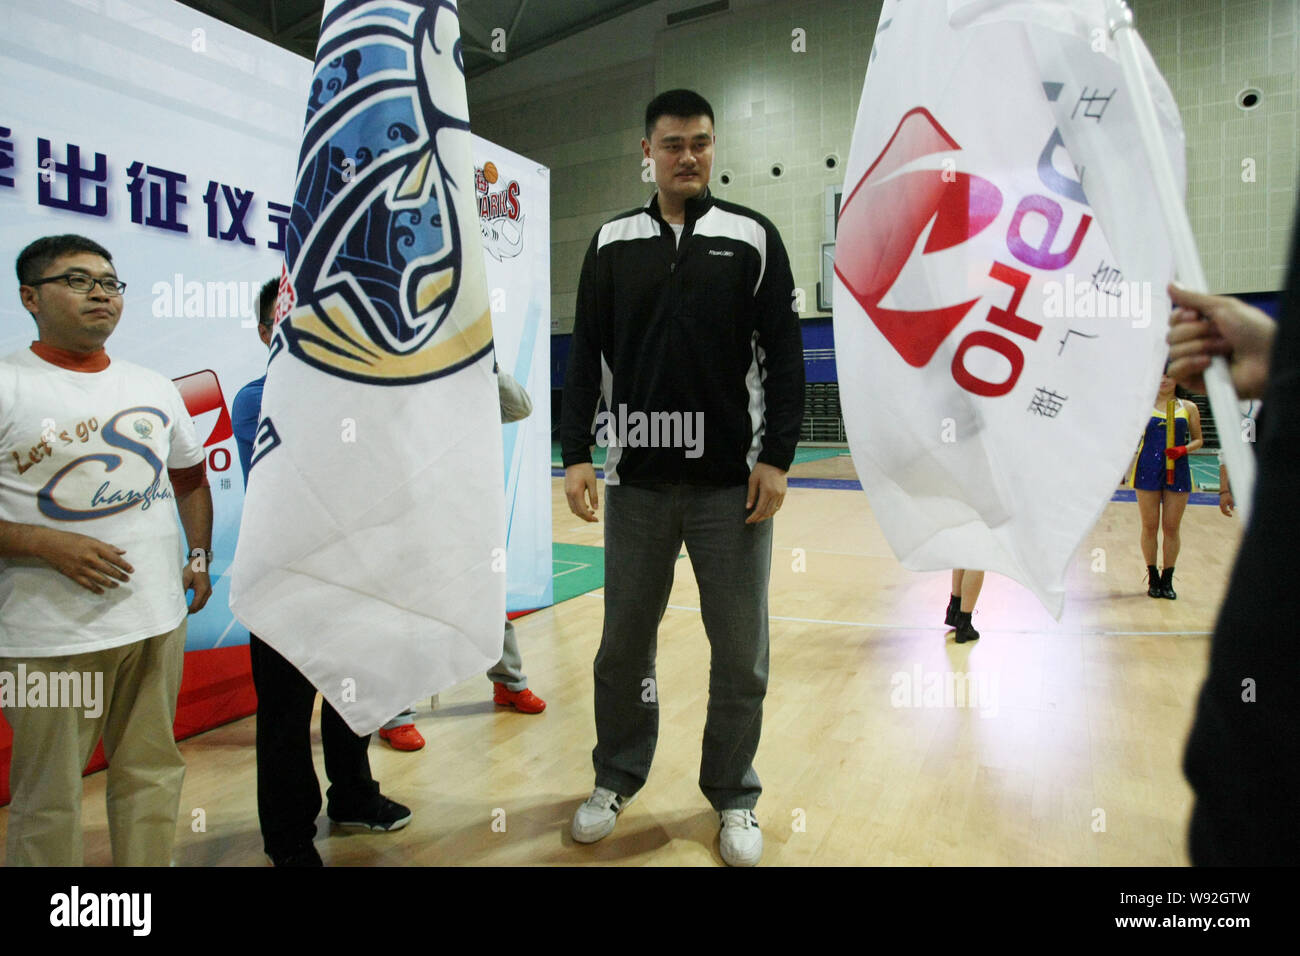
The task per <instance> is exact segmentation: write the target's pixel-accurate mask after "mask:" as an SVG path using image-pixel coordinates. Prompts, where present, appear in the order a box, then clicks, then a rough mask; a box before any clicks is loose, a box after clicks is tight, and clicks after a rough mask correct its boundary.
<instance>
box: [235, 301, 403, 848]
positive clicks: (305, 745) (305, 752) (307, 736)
mask: <svg viewBox="0 0 1300 956" xmlns="http://www.w3.org/2000/svg"><path fill="white" fill-rule="evenodd" d="M279 287H280V280H279V279H271V280H269V281H267V283H266V284H265V285H263V286H262V289H261V292H260V293H259V294H258V298H257V334H258V337H259V338H260V339H261V340H262V344H263V345H265V346H267V347H268V348H269V347H270V345H271V331H272V328H273V314H274V311H275V300H276V297H277V295H278V292H279ZM265 385H266V376H265V375H263V376H262V377H261V378H257V379H254V380H253V381H251V382H249V383H248V384H247V385H245V386H244V387H243V388H241V389H240V390H239V394H237V395H236V396H235V400H234V401H233V402H232V403H231V405H230V418H231V427H232V428H233V430H234V433H235V447H236V448H237V449H238V451H239V466H240V468H241V469H242V471H243V473H244V483H245V485H247V483H248V469H249V462H250V461H251V460H252V457H253V443H254V441H256V439H257V424H258V421H259V419H260V418H261V414H262V389H263V388H264V387H265ZM248 655H249V659H250V662H251V664H252V668H253V686H254V687H255V688H256V690H257V731H256V750H257V822H258V825H259V826H260V827H261V830H262V849H263V850H264V851H265V852H266V855H267V856H268V857H269V858H270V860H271V863H272V865H273V866H322V865H323V861H322V860H321V857H320V853H319V851H318V850H317V849H316V846H315V844H314V843H313V839H314V837H315V836H316V816H317V814H319V813H320V807H321V799H320V781H319V780H317V778H316V768H315V766H314V765H313V763H312V756H311V714H312V709H313V707H314V706H315V703H316V688H315V687H313V686H312V684H311V682H310V681H308V680H307V678H305V677H304V676H303V675H302V673H301V672H300V671H299V670H298V669H297V668H296V667H294V666H293V664H291V663H289V662H288V661H287V660H285V659H284V657H282V656H281V655H280V654H279V653H277V652H276V650H275V648H273V647H271V646H270V645H269V644H267V643H266V642H265V641H263V640H262V639H261V638H260V637H258V636H257V635H256V634H252V633H250V634H249V635H248ZM320 738H321V749H322V750H323V751H324V754H325V773H326V776H328V777H329V781H330V787H329V790H328V791H327V794H326V796H327V798H328V801H329V805H328V807H327V811H326V812H327V813H328V814H329V818H330V820H331V821H333V822H335V823H337V824H338V825H339V826H344V827H354V828H359V829H365V830H373V831H382V832H386V831H389V830H400V829H402V828H403V827H404V826H406V825H407V824H408V823H410V822H411V811H410V810H409V809H408V808H407V807H404V806H403V805H402V804H400V803H397V802H396V801H394V800H390V799H388V798H387V797H385V796H384V795H383V794H382V793H380V792H379V784H378V783H377V782H376V781H375V778H374V777H373V776H372V775H371V773H370V758H369V757H368V756H367V754H366V750H367V749H368V748H369V746H370V735H369V734H366V735H364V736H362V735H359V734H355V733H353V732H352V729H351V728H350V727H348V725H347V724H346V723H344V721H343V718H342V717H340V716H339V715H338V712H337V711H336V710H335V709H334V708H333V706H332V705H331V704H330V702H329V701H324V702H323V703H322V704H321V711H320Z"/></svg>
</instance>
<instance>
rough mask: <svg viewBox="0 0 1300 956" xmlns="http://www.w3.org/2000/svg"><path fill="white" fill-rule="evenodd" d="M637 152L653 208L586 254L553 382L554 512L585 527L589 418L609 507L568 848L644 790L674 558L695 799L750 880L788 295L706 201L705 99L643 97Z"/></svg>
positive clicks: (775, 273)
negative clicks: (681, 575)
mask: <svg viewBox="0 0 1300 956" xmlns="http://www.w3.org/2000/svg"><path fill="white" fill-rule="evenodd" d="M641 145H642V149H643V150H644V152H645V155H646V157H648V158H649V159H650V160H651V162H652V164H653V170H654V176H655V183H656V185H657V187H658V189H657V192H656V193H655V195H653V196H652V197H651V198H650V200H649V201H648V202H647V203H646V204H645V206H643V207H641V208H639V209H635V210H632V211H631V212H627V213H624V214H623V215H621V216H618V217H616V218H614V219H612V220H610V221H609V222H607V223H606V224H605V225H604V226H602V227H601V229H600V231H599V232H598V233H597V234H596V236H595V238H593V239H592V242H591V246H590V248H589V249H588V250H587V257H586V261H585V262H584V263H583V267H582V278H581V280H580V282H579V286H578V301H577V313H576V316H575V319H574V329H573V340H572V345H571V350H570V353H569V365H568V371H567V373H566V376H565V386H564V405H563V422H562V426H561V443H562V446H563V453H564V465H565V478H564V490H565V495H566V497H567V498H568V502H569V507H570V509H571V510H572V511H573V512H574V514H576V515H578V516H579V517H581V518H583V519H585V520H587V521H595V520H597V519H596V513H595V509H596V508H597V507H598V504H599V502H598V498H597V488H596V473H595V470H594V469H593V468H592V464H591V448H590V446H591V435H592V426H593V416H594V423H595V425H596V426H597V427H596V440H597V442H598V443H600V444H603V445H606V446H607V455H606V460H605V485H606V488H607V490H608V502H607V505H606V525H605V627H604V633H603V635H602V637H601V642H600V650H599V651H598V653H597V655H596V662H595V685H596V686H595V705H596V738H597V740H596V748H595V750H594V751H593V752H592V761H593V763H594V764H595V769H596V788H595V790H594V791H593V793H592V795H591V797H590V798H589V799H588V800H587V802H586V803H584V804H583V805H582V806H581V807H579V808H578V811H577V813H576V814H575V815H574V818H573V827H572V832H573V837H574V839H575V840H577V841H578V842H580V843H594V842H596V841H597V840H600V839H602V838H604V837H605V836H607V835H608V834H609V833H610V832H612V831H613V829H614V823H615V820H616V818H617V816H618V814H619V813H620V812H621V811H622V809H623V807H624V806H625V805H626V804H627V802H628V801H629V800H630V799H631V798H632V797H633V796H634V795H635V794H636V792H637V791H638V790H640V789H641V787H642V785H644V783H645V781H646V777H647V775H648V774H649V772H650V762H651V760H652V759H653V757H654V749H655V741H656V738H657V735H658V726H659V705H658V688H657V686H656V682H655V648H656V639H657V635H658V627H659V621H660V619H661V618H662V617H663V612H664V609H665V607H666V606H667V604H668V594H669V591H670V590H671V589H672V582H673V570H674V566H675V564H676V561H677V556H678V552H679V551H680V549H681V546H682V542H683V541H685V543H686V548H687V551H688V552H689V554H690V557H691V565H692V567H693V568H694V570H695V578H696V581H697V583H698V584H699V588H700V607H701V612H702V616H703V619H704V628H705V632H706V633H707V635H708V639H709V644H710V650H711V664H710V672H709V712H708V720H707V723H706V724H705V728H704V742H703V754H702V759H701V764H700V789H701V790H703V791H704V794H705V796H706V797H707V798H708V800H709V802H710V803H711V804H712V805H713V807H714V809H715V810H717V811H718V812H719V817H720V822H721V851H722V857H723V859H724V860H725V861H726V862H727V863H730V864H732V865H753V864H754V863H757V862H758V860H759V858H760V857H761V855H762V852H763V840H762V835H761V833H760V832H759V829H758V823H757V821H756V819H755V817H754V812H753V809H754V805H755V803H756V802H757V800H758V796H759V794H760V792H761V791H762V787H761V786H760V785H759V781H758V774H757V773H755V771H754V766H753V759H754V754H755V752H756V751H757V749H758V740H759V734H760V731H761V729H762V714H763V697H764V695H765V694H766V692H767V672H768V620H767V582H768V573H769V570H770V566H771V552H772V525H771V523H770V522H769V521H768V520H767V519H769V518H771V517H772V516H773V515H774V514H776V512H777V511H778V510H779V509H780V507H781V502H782V500H783V499H784V497H785V490H786V477H785V476H786V472H787V470H788V469H789V467H790V463H791V461H792V460H793V459H794V451H795V444H796V443H797V441H798V438H799V425H800V420H801V418H802V414H803V381H804V378H803V350H802V340H801V337H800V332H799V324H798V316H797V315H796V313H795V311H794V280H793V278H792V277H791V273H790V262H789V259H788V258H787V256H786V252H785V247H784V246H783V245H782V243H781V237H780V235H779V234H778V233H777V231H776V228H775V227H774V226H773V225H772V223H771V222H769V221H768V220H767V219H766V218H764V217H763V216H761V215H759V214H758V213H756V212H753V211H752V210H749V209H746V208H745V207H743V206H738V205H736V204H734V203H729V202H723V201H721V200H719V199H716V198H715V197H714V196H713V195H712V194H711V193H710V192H709V188H708V186H709V173H710V171H711V167H712V163H713V146H714V131H713V111H712V109H711V108H710V107H709V104H708V102H707V101H706V100H704V98H703V97H701V96H699V95H698V94H696V93H693V92H691V91H689V90H671V91H669V92H667V93H663V94H661V95H659V96H658V97H656V98H655V99H654V100H653V101H652V102H651V103H650V105H649V106H648V107H647V109H646V138H645V139H644V140H642V144H641ZM602 397H603V398H604V401H605V407H606V411H603V412H600V413H599V414H596V413H597V402H598V400H599V399H600V398H602Z"/></svg>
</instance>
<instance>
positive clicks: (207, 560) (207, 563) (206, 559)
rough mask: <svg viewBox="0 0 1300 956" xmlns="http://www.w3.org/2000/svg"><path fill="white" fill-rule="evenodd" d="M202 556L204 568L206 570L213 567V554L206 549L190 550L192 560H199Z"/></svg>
mask: <svg viewBox="0 0 1300 956" xmlns="http://www.w3.org/2000/svg"><path fill="white" fill-rule="evenodd" d="M200 555H202V556H203V566H204V567H205V568H210V567H212V552H211V551H210V550H207V549H205V548H190V558H197V557H199V556H200Z"/></svg>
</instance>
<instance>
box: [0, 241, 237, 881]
mask: <svg viewBox="0 0 1300 956" xmlns="http://www.w3.org/2000/svg"><path fill="white" fill-rule="evenodd" d="M17 272H18V282H19V295H20V297H21V299H22V303H23V307H24V308H25V309H27V311H28V312H29V313H31V316H32V318H33V319H34V320H35V322H36V328H37V331H38V340H37V341H35V342H33V343H32V345H31V347H30V348H28V349H23V350H22V351H19V352H16V353H14V354H12V355H9V356H6V357H5V358H3V359H0V710H2V711H3V713H4V716H5V719H6V720H7V721H8V722H9V724H10V726H11V727H12V728H13V732H14V740H13V755H12V763H11V767H10V787H11V792H12V804H11V806H10V810H9V825H8V834H7V840H6V853H5V862H6V865H8V866H23V865H27V866H79V865H81V863H82V862H83V860H82V839H81V798H82V787H81V772H82V770H83V769H84V768H85V766H86V763H87V762H88V761H89V760H90V757H91V754H92V753H93V752H94V749H95V744H96V743H97V742H98V741H99V739H100V737H101V736H102V737H103V741H104V753H105V755H106V756H107V758H108V762H109V769H108V795H107V796H108V828H109V837H110V841H111V843H112V848H113V862H114V863H115V864H116V865H118V866H122V865H143V866H150V865H152V866H166V865H168V864H169V863H170V862H171V854H172V845H173V843H174V841H175V837H176V816H177V811H178V808H179V805H180V794H181V782H182V780H183V779H184V776H185V764H184V762H183V761H182V759H181V755H180V751H179V750H178V749H177V747H176V742H175V739H174V737H173V734H172V722H173V720H174V719H175V715H176V695H177V692H178V691H179V689H180V682H181V669H182V661H183V658H184V652H185V626H186V611H187V607H186V601H185V592H186V591H187V590H191V589H192V590H193V592H194V598H193V600H192V601H191V602H190V603H189V606H188V612H189V613H190V614H193V613H196V612H198V611H199V610H200V609H201V608H202V607H203V605H204V604H205V603H207V600H208V597H209V596H210V595H211V593H212V586H211V582H210V580H209V576H208V564H209V563H210V562H211V560H212V555H211V551H210V550H209V548H210V547H211V541H212V496H211V493H210V491H209V490H208V485H207V479H206V477H205V475H204V466H203V462H204V456H203V448H202V445H201V444H200V443H199V440H198V438H197V436H196V435H195V432H194V426H193V423H192V422H191V421H190V416H189V412H188V411H186V409H185V404H184V402H183V401H182V400H181V396H180V393H179V392H178V391H177V390H176V386H175V385H174V384H173V383H172V382H171V381H170V380H169V379H168V378H166V377H165V376H163V375H161V374H159V373H157V372H153V371H150V370H149V369H145V368H141V367H140V366H137V365H133V364H131V363H129V362H124V361H122V360H120V359H113V360H110V359H109V357H108V354H107V353H106V352H105V351H104V343H105V342H106V341H107V340H108V338H109V336H111V335H112V334H113V330H114V329H115V328H116V327H117V323H118V320H119V319H120V318H121V315H122V301H123V300H122V294H123V293H124V292H125V291H126V286H125V284H124V283H122V282H121V281H120V280H119V279H118V277H117V273H116V271H115V270H114V268H113V264H112V256H110V255H109V253H108V251H107V250H106V249H104V248H103V247H102V246H100V245H99V244H98V243H95V242H93V241H91V240H89V239H86V238H83V237H81V236H73V235H64V236H47V237H45V238H42V239H38V240H36V241H35V242H33V243H32V244H31V245H29V246H27V248H26V249H24V250H23V251H22V253H21V254H20V255H19V256H18V261H17ZM177 512H179V514H180V519H181V524H182V526H183V527H184V530H185V536H186V538H187V539H188V544H189V548H190V560H189V561H188V562H187V563H185V565H184V568H183V569H182V566H181V564H182V562H181V557H182V552H181V542H180V535H179V533H178V532H177V529H176V513H177ZM6 678H7V681H6ZM6 685H7V688H8V693H5V689H6Z"/></svg>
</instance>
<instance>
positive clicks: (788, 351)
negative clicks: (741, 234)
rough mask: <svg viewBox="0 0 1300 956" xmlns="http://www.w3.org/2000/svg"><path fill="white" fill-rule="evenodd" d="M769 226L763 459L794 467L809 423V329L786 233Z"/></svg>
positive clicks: (763, 316)
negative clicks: (797, 307) (798, 302)
mask: <svg viewBox="0 0 1300 956" xmlns="http://www.w3.org/2000/svg"><path fill="white" fill-rule="evenodd" d="M764 227H765V229H766V230H767V268H766V270H765V271H764V273H763V280H762V282H761V283H760V284H759V287H758V294H757V296H756V297H755V304H756V306H757V308H758V321H757V328H758V347H759V348H760V349H762V350H763V353H764V357H763V361H762V364H763V369H764V371H765V372H766V375H765V377H764V378H763V404H764V416H763V417H764V419H765V427H764V431H763V450H762V451H761V452H759V455H758V460H759V461H760V462H762V463H763V464H766V465H772V466H774V467H776V468H780V469H781V470H782V471H789V470H790V464H791V462H793V461H794V450H795V445H797V444H798V442H799V427H800V425H802V424H803V382H804V377H803V334H802V333H801V332H800V329H799V315H798V313H796V312H795V311H794V276H793V275H792V274H791V272H790V259H789V257H788V256H787V255H786V252H785V246H784V245H783V244H782V242H781V235H780V233H778V232H777V231H776V227H775V226H773V225H772V224H771V223H764Z"/></svg>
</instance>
